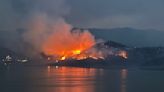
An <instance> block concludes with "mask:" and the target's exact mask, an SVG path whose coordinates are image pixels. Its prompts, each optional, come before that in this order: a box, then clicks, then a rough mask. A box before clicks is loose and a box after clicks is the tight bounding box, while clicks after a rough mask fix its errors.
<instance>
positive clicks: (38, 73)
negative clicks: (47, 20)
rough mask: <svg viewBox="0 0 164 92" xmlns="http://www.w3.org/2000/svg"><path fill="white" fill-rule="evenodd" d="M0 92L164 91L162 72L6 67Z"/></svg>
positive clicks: (163, 75) (1, 80) (163, 74)
mask: <svg viewBox="0 0 164 92" xmlns="http://www.w3.org/2000/svg"><path fill="white" fill-rule="evenodd" d="M0 92H164V71H152V70H139V69H96V68H76V67H58V66H10V67H8V69H6V70H3V71H2V70H1V71H0Z"/></svg>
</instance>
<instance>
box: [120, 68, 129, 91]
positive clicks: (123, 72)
mask: <svg viewBox="0 0 164 92" xmlns="http://www.w3.org/2000/svg"><path fill="white" fill-rule="evenodd" d="M120 74H121V75H120V76H121V91H120V92H127V91H126V86H127V85H126V81H127V76H128V70H127V69H121V71H120Z"/></svg>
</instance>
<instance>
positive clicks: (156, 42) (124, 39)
mask: <svg viewBox="0 0 164 92" xmlns="http://www.w3.org/2000/svg"><path fill="white" fill-rule="evenodd" d="M89 30H90V31H91V33H93V34H94V35H95V37H96V38H98V39H104V40H105V41H107V40H112V41H115V42H120V43H123V44H126V45H128V46H134V47H153V46H156V47H158V46H164V40H163V39H164V36H163V35H164V31H158V30H152V29H150V30H143V29H133V28H113V29H89Z"/></svg>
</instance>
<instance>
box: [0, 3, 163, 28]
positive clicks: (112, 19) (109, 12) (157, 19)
mask: <svg viewBox="0 0 164 92" xmlns="http://www.w3.org/2000/svg"><path fill="white" fill-rule="evenodd" d="M63 2H64V3H63ZM39 5H40V8H41V9H46V10H47V11H49V12H52V11H53V13H56V14H57V13H58V14H61V15H63V16H64V17H66V20H67V21H68V22H69V23H71V24H73V25H74V26H76V27H83V28H88V27H89V28H93V27H94V28H114V27H133V28H146V29H158V30H164V26H163V24H164V0H65V1H64V0H0V15H1V16H0V21H1V22H0V28H1V29H6V28H7V26H9V25H10V27H11V28H12V27H15V26H20V24H22V23H21V22H22V21H23V20H25V19H26V18H27V16H28V15H30V13H31V11H34V7H35V6H39ZM67 6H68V7H67ZM29 12H30V13H29ZM68 12H69V13H68ZM52 15H53V14H52ZM14 21H17V22H16V23H15V22H14Z"/></svg>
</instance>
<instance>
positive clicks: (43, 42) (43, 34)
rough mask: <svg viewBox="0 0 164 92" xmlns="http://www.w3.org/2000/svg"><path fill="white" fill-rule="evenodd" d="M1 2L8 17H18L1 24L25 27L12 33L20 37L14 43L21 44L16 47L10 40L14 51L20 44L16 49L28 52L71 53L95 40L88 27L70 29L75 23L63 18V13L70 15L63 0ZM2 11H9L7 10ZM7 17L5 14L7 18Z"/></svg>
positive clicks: (84, 47)
mask: <svg viewBox="0 0 164 92" xmlns="http://www.w3.org/2000/svg"><path fill="white" fill-rule="evenodd" d="M1 2H3V4H6V5H7V6H5V8H6V9H8V10H7V11H10V12H11V14H12V15H11V16H12V17H11V16H9V17H11V19H18V21H17V20H11V23H6V24H4V25H7V26H9V27H11V28H12V26H13V28H12V29H11V30H12V31H13V30H17V29H20V28H21V29H22V30H24V32H22V33H21V34H17V35H15V37H19V39H16V41H14V42H13V43H17V44H21V45H20V46H19V47H18V46H17V44H15V45H16V47H13V46H12V45H11V44H9V46H11V48H14V49H15V48H16V51H18V49H20V48H21V50H19V51H21V52H23V53H26V54H28V55H31V56H36V55H39V54H40V53H42V52H43V53H45V54H47V55H58V56H63V55H67V56H72V55H73V54H77V53H80V52H81V51H84V50H86V49H88V48H90V47H91V46H93V45H94V44H95V43H96V41H95V39H94V36H93V35H92V34H91V33H90V32H89V31H86V30H83V31H81V30H78V29H75V30H73V29H74V27H73V26H72V25H71V24H69V23H67V22H66V21H65V18H64V17H66V16H67V15H69V10H70V7H69V6H68V5H67V3H66V1H65V0H15V1H14V0H6V1H4V0H3V1H1ZM29 6H30V7H29ZM7 11H6V12H7ZM5 15H10V13H9V12H7V13H6V14H5ZM9 17H8V16H7V17H6V19H7V18H9ZM16 22H18V23H16ZM10 24H11V25H10ZM16 25H18V26H16ZM5 28H7V27H5ZM13 32H14V31H13ZM16 32H17V31H15V33H16ZM19 35H20V36H19ZM21 38H22V40H20V39H21ZM7 42H9V41H7ZM13 43H12V44H13Z"/></svg>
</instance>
